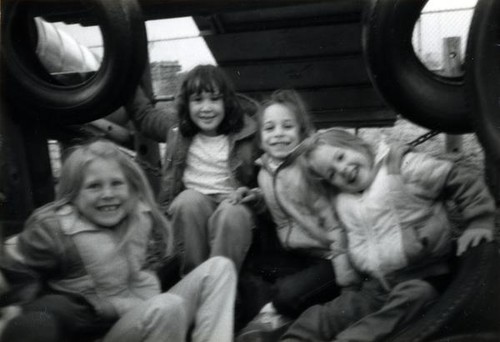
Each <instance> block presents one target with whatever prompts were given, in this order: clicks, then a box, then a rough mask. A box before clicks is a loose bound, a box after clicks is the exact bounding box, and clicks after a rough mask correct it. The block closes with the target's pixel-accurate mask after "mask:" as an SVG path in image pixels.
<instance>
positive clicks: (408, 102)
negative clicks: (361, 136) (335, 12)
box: [362, 0, 473, 133]
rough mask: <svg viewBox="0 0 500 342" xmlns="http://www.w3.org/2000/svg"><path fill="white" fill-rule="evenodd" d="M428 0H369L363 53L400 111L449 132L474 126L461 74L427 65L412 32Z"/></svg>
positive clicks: (376, 83)
mask: <svg viewBox="0 0 500 342" xmlns="http://www.w3.org/2000/svg"><path fill="white" fill-rule="evenodd" d="M425 3H426V0H370V3H369V5H368V6H367V7H366V10H365V12H364V13H363V23H362V24H363V30H362V43H363V53H364V57H365V60H366V63H367V66H368V71H369V75H370V78H371V80H372V83H373V84H374V86H375V87H376V88H377V89H378V91H379V92H380V94H381V95H382V96H383V97H384V98H385V100H386V101H387V103H388V104H389V105H390V106H392V107H393V108H394V110H395V111H396V112H398V113H399V114H401V115H403V116H405V117H407V118H408V119H409V120H411V121H413V122H415V123H417V124H419V125H421V126H424V127H427V128H429V129H433V130H439V131H442V132H446V133H467V132H472V130H473V125H472V123H471V122H470V119H469V111H468V109H467V108H468V107H467V106H466V103H465V85H464V82H463V80H462V79H452V78H445V77H441V76H439V75H436V74H434V73H433V72H431V71H430V70H428V69H427V68H426V67H425V66H424V65H423V64H422V63H421V62H420V60H419V59H418V57H417V56H416V55H415V51H414V49H413V46H412V34H413V28H414V26H415V22H416V21H417V19H418V17H419V15H420V12H421V10H422V8H423V7H424V5H425Z"/></svg>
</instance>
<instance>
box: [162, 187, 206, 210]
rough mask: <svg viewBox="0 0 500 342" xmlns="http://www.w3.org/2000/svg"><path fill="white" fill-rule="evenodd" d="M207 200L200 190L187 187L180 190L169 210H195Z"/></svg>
mask: <svg viewBox="0 0 500 342" xmlns="http://www.w3.org/2000/svg"><path fill="white" fill-rule="evenodd" d="M206 202H207V198H206V196H205V195H204V194H202V193H201V192H198V191H196V190H191V189H187V190H184V191H182V192H181V193H180V194H179V195H177V197H176V198H175V199H174V201H173V202H172V205H171V206H170V209H169V211H170V212H173V211H178V210H193V211H197V208H198V206H200V205H203V204H204V203H206Z"/></svg>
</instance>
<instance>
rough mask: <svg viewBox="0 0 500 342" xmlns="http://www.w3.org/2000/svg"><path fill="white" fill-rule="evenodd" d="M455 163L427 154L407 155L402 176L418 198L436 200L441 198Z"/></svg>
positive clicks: (403, 162)
mask: <svg viewBox="0 0 500 342" xmlns="http://www.w3.org/2000/svg"><path fill="white" fill-rule="evenodd" d="M452 168H453V163H452V162H450V161H448V160H441V159H437V158H434V157H432V156H430V155H428V154H425V153H415V152H410V153H407V154H406V155H405V156H404V158H403V161H402V163H401V175H402V177H403V179H404V181H405V184H407V185H408V187H409V188H410V190H411V192H412V193H414V194H415V195H416V196H418V197H421V198H425V199H429V200H434V199H436V198H438V197H439V196H441V194H442V192H443V189H444V186H445V184H446V180H447V178H448V175H449V173H450V172H451V170H452Z"/></svg>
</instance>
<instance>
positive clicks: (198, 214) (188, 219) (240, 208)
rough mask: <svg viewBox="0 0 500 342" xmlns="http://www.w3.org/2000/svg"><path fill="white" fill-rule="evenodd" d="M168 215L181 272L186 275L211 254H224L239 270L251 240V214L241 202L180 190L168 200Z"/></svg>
mask: <svg viewBox="0 0 500 342" xmlns="http://www.w3.org/2000/svg"><path fill="white" fill-rule="evenodd" d="M168 216H169V217H170V219H171V222H172V227H173V229H174V236H175V244H176V249H177V253H178V254H179V256H180V259H181V273H182V274H187V273H188V272H190V271H191V270H192V269H194V268H195V267H196V266H198V265H199V264H201V263H202V262H203V261H205V260H207V259H208V258H209V257H213V256H225V257H227V258H229V259H230V260H232V261H233V262H234V265H235V266H236V270H237V271H239V270H240V268H241V265H242V264H243V261H244V260H245V256H246V254H247V252H248V249H249V248H250V244H251V242H252V234H253V233H252V230H253V228H254V226H255V220H254V215H253V213H252V211H251V210H250V208H248V207H247V206H245V205H241V204H238V205H233V204H230V203H228V202H227V201H225V200H222V201H220V202H219V199H218V198H217V197H216V196H210V195H204V194H202V193H200V192H198V191H195V190H191V189H188V190H184V191H183V192H181V193H180V194H179V195H178V196H177V197H176V198H175V199H174V201H173V202H172V205H171V206H170V208H169V213H168Z"/></svg>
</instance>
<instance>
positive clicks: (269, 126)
mask: <svg viewBox="0 0 500 342" xmlns="http://www.w3.org/2000/svg"><path fill="white" fill-rule="evenodd" d="M273 129H274V126H271V125H268V126H264V128H263V130H264V131H266V132H270V131H272V130H273Z"/></svg>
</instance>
